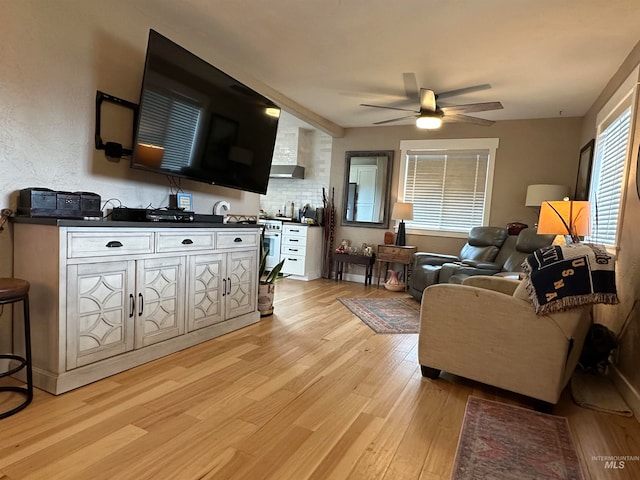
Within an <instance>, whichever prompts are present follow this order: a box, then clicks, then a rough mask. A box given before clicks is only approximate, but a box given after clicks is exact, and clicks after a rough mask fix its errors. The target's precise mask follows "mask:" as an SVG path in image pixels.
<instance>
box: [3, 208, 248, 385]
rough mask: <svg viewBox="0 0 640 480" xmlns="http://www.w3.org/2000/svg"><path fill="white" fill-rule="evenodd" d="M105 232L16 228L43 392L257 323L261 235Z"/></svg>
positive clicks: (43, 224) (64, 224) (241, 231)
mask: <svg viewBox="0 0 640 480" xmlns="http://www.w3.org/2000/svg"><path fill="white" fill-rule="evenodd" d="M109 223H111V222H109ZM114 223H115V222H114ZM101 224H102V222H83V221H76V220H57V221H56V223H55V224H52V223H51V222H47V221H46V220H39V219H28V220H21V219H17V220H16V222H15V227H14V236H15V245H16V247H15V249H14V265H15V274H16V276H19V277H20V278H26V279H29V282H30V283H31V285H32V290H31V291H30V300H31V302H32V304H34V305H42V306H43V307H42V308H38V307H36V308H33V309H32V312H31V319H32V324H34V325H37V328H33V329H32V334H31V341H32V345H33V349H32V350H33V367H34V368H33V372H34V373H33V375H34V384H35V385H36V386H37V387H38V388H41V389H43V390H46V391H48V392H51V393H54V394H58V393H63V392H65V391H68V390H71V389H73V388H76V387H79V386H81V385H86V384H88V383H90V382H93V381H96V380H99V379H101V378H104V377H106V376H109V375H112V374H114V373H117V372H121V371H123V370H126V369H128V368H131V367H135V366H137V365H140V364H142V363H146V362H149V361H151V360H154V359H156V358H160V357H162V356H165V355H169V354H171V353H173V352H175V351H178V350H181V349H183V348H187V347H189V346H192V345H196V344H198V343H201V342H203V341H206V340H209V339H211V338H215V337H217V336H220V335H223V334H225V333H228V332H231V331H233V330H237V329H238V328H241V327H244V326H247V325H250V324H252V323H256V322H258V321H259V320H260V313H259V312H258V309H257V307H258V302H257V289H258V248H259V238H260V236H259V231H258V228H257V227H255V226H251V227H249V226H247V227H246V228H242V227H217V228H212V227H208V226H203V225H197V224H194V225H192V226H190V227H187V226H182V225H181V226H180V227H179V228H176V227H177V226H175V225H174V226H172V225H166V226H163V225H146V224H142V225H141V226H140V227H134V226H124V227H122V228H119V227H117V226H110V227H104V226H101ZM94 225H95V226H94ZM45 305H46V308H45V307H44V306H45Z"/></svg>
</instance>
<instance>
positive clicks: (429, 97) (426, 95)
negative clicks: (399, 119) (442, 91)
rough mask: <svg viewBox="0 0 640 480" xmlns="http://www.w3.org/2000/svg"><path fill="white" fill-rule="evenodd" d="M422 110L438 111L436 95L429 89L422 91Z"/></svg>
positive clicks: (422, 89)
mask: <svg viewBox="0 0 640 480" xmlns="http://www.w3.org/2000/svg"><path fill="white" fill-rule="evenodd" d="M420 110H428V111H430V112H435V111H436V94H435V93H433V90H429V89H427V88H421V89H420Z"/></svg>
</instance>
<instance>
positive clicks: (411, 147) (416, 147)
mask: <svg viewBox="0 0 640 480" xmlns="http://www.w3.org/2000/svg"><path fill="white" fill-rule="evenodd" d="M499 144H500V139H499V138H495V137H487V138H446V139H445V138H439V139H426V140H401V141H400V172H399V175H398V200H397V201H398V202H403V201H404V187H405V178H406V175H407V167H408V165H407V155H408V152H409V151H414V152H415V151H421V150H423V151H434V150H473V149H479V150H480V149H483V150H489V158H488V162H487V183H486V189H485V198H484V206H483V209H484V213H483V220H482V223H483V224H485V225H488V222H489V216H490V211H489V210H490V206H491V198H492V196H493V177H494V170H495V163H496V162H495V157H496V150H497V149H498V146H499ZM398 223H399V221H397V220H396V227H397V224H398ZM407 233H409V234H412V235H428V236H433V237H450V238H467V237H468V235H469V233H468V232H451V231H444V230H424V229H415V228H408V229H407Z"/></svg>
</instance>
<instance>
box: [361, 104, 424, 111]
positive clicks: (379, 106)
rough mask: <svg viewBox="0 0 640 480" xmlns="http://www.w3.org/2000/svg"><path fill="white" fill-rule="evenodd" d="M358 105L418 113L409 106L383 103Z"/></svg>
mask: <svg viewBox="0 0 640 480" xmlns="http://www.w3.org/2000/svg"><path fill="white" fill-rule="evenodd" d="M360 106H361V107H373V108H384V109H385V110H400V111H401V112H412V113H420V112H418V111H416V110H413V109H411V108H397V107H387V106H384V105H371V104H369V103H361V104H360Z"/></svg>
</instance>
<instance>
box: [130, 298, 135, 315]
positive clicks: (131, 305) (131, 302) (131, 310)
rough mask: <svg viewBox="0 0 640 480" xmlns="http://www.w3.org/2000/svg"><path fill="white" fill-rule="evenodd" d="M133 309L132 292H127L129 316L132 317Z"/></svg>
mask: <svg viewBox="0 0 640 480" xmlns="http://www.w3.org/2000/svg"><path fill="white" fill-rule="evenodd" d="M134 310H135V300H134V299H133V293H130V294H129V318H131V317H133V311H134Z"/></svg>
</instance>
